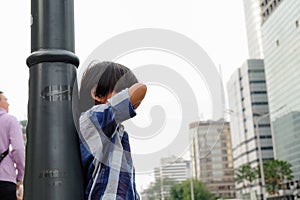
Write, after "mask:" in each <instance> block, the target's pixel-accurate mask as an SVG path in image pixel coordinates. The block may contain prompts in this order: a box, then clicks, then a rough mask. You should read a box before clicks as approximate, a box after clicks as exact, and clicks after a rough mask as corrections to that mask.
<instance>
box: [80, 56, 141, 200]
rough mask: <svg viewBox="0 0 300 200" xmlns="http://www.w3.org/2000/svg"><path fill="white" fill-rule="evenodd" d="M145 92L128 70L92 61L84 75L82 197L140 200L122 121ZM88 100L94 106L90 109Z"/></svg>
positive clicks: (81, 143) (114, 64) (130, 114)
mask: <svg viewBox="0 0 300 200" xmlns="http://www.w3.org/2000/svg"><path fill="white" fill-rule="evenodd" d="M146 91H147V87H146V86H145V85H144V84H142V83H138V81H137V79H136V77H135V76H134V74H133V73H132V72H131V71H130V70H129V69H128V68H127V67H125V66H123V65H120V64H117V63H113V62H97V63H94V64H93V65H92V66H90V67H89V68H88V69H87V70H86V72H85V73H84V75H83V78H82V81H81V87H80V92H79V94H80V95H79V98H80V101H79V102H80V109H81V110H83V111H84V112H83V113H82V114H81V116H80V118H79V127H80V131H79V136H80V151H81V159H82V164H83V171H84V173H83V174H84V181H85V198H86V199H88V200H98V199H99V200H100V199H109V200H114V199H117V200H123V199H124V200H136V199H140V198H139V195H138V193H137V191H136V186H135V173H134V167H133V163H132V158H131V153H130V145H129V140H128V134H127V132H126V131H125V130H124V127H123V126H122V124H121V123H122V122H123V121H125V120H127V119H129V118H131V117H134V116H135V115H136V113H135V109H136V108H137V107H138V106H139V105H140V103H141V101H142V100H143V98H144V96H145V94H146ZM91 102H94V106H92V107H89V104H90V103H91Z"/></svg>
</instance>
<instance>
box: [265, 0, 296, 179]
mask: <svg viewBox="0 0 300 200" xmlns="http://www.w3.org/2000/svg"><path fill="white" fill-rule="evenodd" d="M275 2H277V4H276V5H277V7H276V10H274V9H273V11H272V12H270V11H269V12H270V13H269V15H268V17H267V18H266V19H265V20H264V23H263V24H262V33H263V48H264V59H265V70H266V81H267V86H268V98H269V108H270V113H271V116H270V118H271V124H272V129H273V135H274V144H275V146H274V149H275V157H276V159H279V160H285V161H288V162H289V163H290V164H292V170H293V175H294V180H300V156H299V155H300V78H299V77H300V25H299V24H300V1H299V0H284V1H280V4H278V1H275V0H274V1H269V2H268V4H267V5H274V3H275ZM269 8H270V6H269ZM264 9H266V8H264ZM282 107H283V109H282V110H280V111H277V110H278V108H282Z"/></svg>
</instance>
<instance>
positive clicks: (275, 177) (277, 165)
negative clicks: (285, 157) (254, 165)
mask: <svg viewBox="0 0 300 200" xmlns="http://www.w3.org/2000/svg"><path fill="white" fill-rule="evenodd" d="M291 167H292V165H291V164H290V163H288V162H286V161H282V160H270V161H266V162H264V173H265V184H266V190H267V192H268V193H269V194H278V191H279V189H284V188H282V183H284V182H285V181H288V180H292V179H293V175H292V169H291ZM257 171H258V176H259V177H260V169H259V168H258V170H257Z"/></svg>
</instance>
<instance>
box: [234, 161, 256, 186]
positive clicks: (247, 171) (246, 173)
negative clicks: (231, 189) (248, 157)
mask: <svg viewBox="0 0 300 200" xmlns="http://www.w3.org/2000/svg"><path fill="white" fill-rule="evenodd" d="M256 175H257V172H256V170H255V169H253V168H251V167H250V166H249V165H242V166H241V167H240V168H238V170H237V172H236V181H237V182H238V183H243V187H244V188H246V187H247V186H248V184H247V183H250V184H251V183H252V182H253V181H254V180H255V179H256Z"/></svg>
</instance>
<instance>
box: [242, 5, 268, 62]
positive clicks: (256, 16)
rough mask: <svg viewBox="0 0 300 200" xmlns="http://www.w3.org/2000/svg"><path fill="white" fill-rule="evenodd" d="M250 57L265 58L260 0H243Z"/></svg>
mask: <svg viewBox="0 0 300 200" xmlns="http://www.w3.org/2000/svg"><path fill="white" fill-rule="evenodd" d="M243 5H244V11H245V12H244V13H245V21H246V23H245V24H246V32H247V40H248V51H249V58H256V59H258V58H259V59H262V58H263V44H262V36H261V23H262V16H261V7H260V0H243Z"/></svg>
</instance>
